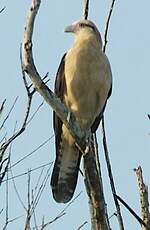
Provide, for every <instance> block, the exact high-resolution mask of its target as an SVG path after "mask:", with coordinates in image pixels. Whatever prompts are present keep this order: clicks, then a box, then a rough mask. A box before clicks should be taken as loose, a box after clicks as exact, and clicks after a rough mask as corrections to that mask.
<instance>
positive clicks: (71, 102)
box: [64, 42, 110, 120]
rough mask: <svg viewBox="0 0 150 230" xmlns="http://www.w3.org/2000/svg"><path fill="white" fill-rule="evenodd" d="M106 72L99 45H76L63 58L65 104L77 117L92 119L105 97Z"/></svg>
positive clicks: (106, 92) (107, 83)
mask: <svg viewBox="0 0 150 230" xmlns="http://www.w3.org/2000/svg"><path fill="white" fill-rule="evenodd" d="M107 75H108V73H107V68H106V66H105V61H104V60H103V53H102V52H101V50H100V47H99V46H98V45H96V44H95V45H94V43H93V42H91V43H87V44H86V43H84V44H81V43H79V44H76V45H75V46H74V47H73V48H72V49H70V51H69V52H68V53H67V55H66V59H65V78H66V93H65V98H64V100H65V103H66V104H67V105H68V106H69V107H70V108H71V110H72V111H73V112H74V113H75V115H76V116H77V117H80V118H81V119H82V118H84V119H89V120H90V119H92V120H93V119H95V117H96V116H97V115H98V114H99V112H100V110H101V109H102V108H103V106H104V103H105V100H106V98H107V94H108V88H109V87H110V86H109V81H108V79H107V78H108V76H107Z"/></svg>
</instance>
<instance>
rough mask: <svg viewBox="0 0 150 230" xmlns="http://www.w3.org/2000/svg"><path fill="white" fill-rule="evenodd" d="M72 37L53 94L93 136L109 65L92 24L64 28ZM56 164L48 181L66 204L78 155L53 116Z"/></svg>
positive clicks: (82, 22) (104, 100)
mask: <svg viewBox="0 0 150 230" xmlns="http://www.w3.org/2000/svg"><path fill="white" fill-rule="evenodd" d="M65 32H72V33H74V34H75V41H74V44H73V46H72V47H71V49H69V51H68V52H67V53H66V54H65V55H64V56H63V58H62V60H61V63H60V66H59V68H58V72H57V75H56V80H55V94H56V95H57V96H58V97H59V98H60V99H61V101H62V102H63V103H65V105H66V106H67V107H68V109H69V110H70V111H71V112H73V113H74V115H75V116H76V119H77V122H78V123H79V125H80V127H81V128H82V129H83V130H86V131H89V132H90V133H94V132H96V129H97V127H98V125H99V123H100V120H101V117H102V114H103V112H104V109H105V106H106V103H107V99H108V97H109V96H110V94H111V89H112V74H111V68H110V64H109V61H108V59H107V57H106V55H105V54H104V53H103V51H102V39H101V35H100V33H99V31H98V29H97V28H96V26H95V24H94V23H93V22H91V21H89V20H79V21H76V22H74V23H73V24H72V25H70V26H68V27H66V29H65ZM54 132H55V143H56V160H55V164H54V169H53V172H52V178H51V187H52V193H53V197H54V199H55V200H56V202H60V203H66V202H68V201H70V199H71V198H72V196H73V194H74V190H75V187H76V184H77V178H78V172H79V166H80V160H81V155H82V154H81V152H80V151H79V150H78V148H77V147H76V145H75V140H74V139H73V137H72V136H71V135H70V133H69V130H68V129H67V128H66V126H65V125H64V124H63V123H62V121H61V120H60V119H59V117H58V116H57V115H56V113H55V112H54Z"/></svg>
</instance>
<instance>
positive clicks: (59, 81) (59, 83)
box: [53, 53, 66, 155]
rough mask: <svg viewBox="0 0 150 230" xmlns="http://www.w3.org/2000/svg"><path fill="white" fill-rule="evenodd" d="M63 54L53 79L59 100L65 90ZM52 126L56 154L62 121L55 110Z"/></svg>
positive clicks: (58, 147) (61, 98)
mask: <svg viewBox="0 0 150 230" xmlns="http://www.w3.org/2000/svg"><path fill="white" fill-rule="evenodd" d="M65 56H66V53H65V54H64V56H63V57H62V59H61V62H60V65H59V68H58V71H57V74H56V79H55V89H54V92H55V94H56V96H57V97H59V98H60V100H61V101H63V95H64V90H65V75H64V65H65ZM53 127H54V132H55V142H56V145H55V146H56V155H58V150H59V149H60V143H61V141H60V140H61V132H62V121H61V120H60V118H59V117H58V116H57V115H56V113H55V112H53Z"/></svg>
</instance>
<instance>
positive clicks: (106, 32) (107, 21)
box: [102, 0, 124, 230]
mask: <svg viewBox="0 0 150 230" xmlns="http://www.w3.org/2000/svg"><path fill="white" fill-rule="evenodd" d="M114 4H115V0H112V3H111V7H110V10H109V14H108V18H107V20H106V28H105V33H104V46H103V52H104V53H105V52H106V47H107V42H108V39H107V36H108V30H109V25H110V19H111V16H112V12H113V9H114ZM102 132H103V146H104V152H105V159H106V163H107V170H108V175H109V179H110V185H111V189H112V193H113V197H114V201H115V205H116V210H117V218H118V222H119V227H120V230H124V225H123V219H122V216H121V211H120V206H119V203H118V200H117V198H116V197H115V195H114V194H116V189H115V183H114V179H113V173H112V169H111V163H110V159H109V153H108V147H107V140H106V132H105V121H104V115H103V117H102Z"/></svg>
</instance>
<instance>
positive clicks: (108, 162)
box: [102, 117, 124, 230]
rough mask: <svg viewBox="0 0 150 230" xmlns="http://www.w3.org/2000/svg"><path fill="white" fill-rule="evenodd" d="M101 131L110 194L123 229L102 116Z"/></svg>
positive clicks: (122, 229)
mask: <svg viewBox="0 0 150 230" xmlns="http://www.w3.org/2000/svg"><path fill="white" fill-rule="evenodd" d="M102 131H103V146H104V152H105V159H106V163H107V170H108V175H109V179H110V185H111V190H112V194H113V197H114V201H115V205H116V210H117V218H118V222H119V227H120V229H121V230H124V225H123V219H122V216H121V211H120V206H119V203H118V200H117V198H116V196H115V194H116V188H115V183H114V179H113V173H112V169H111V163H110V159H109V153H108V147H107V140H106V133H105V125H104V117H103V118H102Z"/></svg>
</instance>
